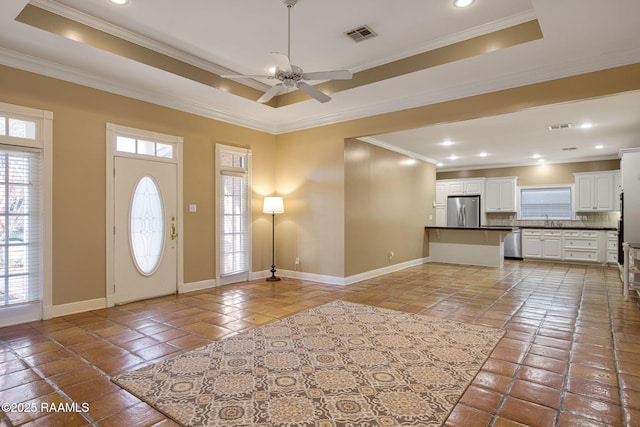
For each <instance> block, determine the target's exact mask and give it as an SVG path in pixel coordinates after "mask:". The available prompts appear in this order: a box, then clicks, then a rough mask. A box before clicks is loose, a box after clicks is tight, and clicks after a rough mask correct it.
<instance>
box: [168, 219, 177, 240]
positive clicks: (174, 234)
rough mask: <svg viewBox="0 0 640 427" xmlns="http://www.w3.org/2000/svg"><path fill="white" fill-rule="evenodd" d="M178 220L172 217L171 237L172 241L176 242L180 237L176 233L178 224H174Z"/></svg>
mask: <svg viewBox="0 0 640 427" xmlns="http://www.w3.org/2000/svg"><path fill="white" fill-rule="evenodd" d="M175 220H176V217H175V216H172V217H171V227H169V235H170V236H171V240H176V237H178V233H176V223H175V222H174V221H175Z"/></svg>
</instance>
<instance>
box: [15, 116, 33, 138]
mask: <svg viewBox="0 0 640 427" xmlns="http://www.w3.org/2000/svg"><path fill="white" fill-rule="evenodd" d="M9 136H13V137H16V138H25V139H36V123H35V122H30V121H26V120H19V119H11V118H10V119H9Z"/></svg>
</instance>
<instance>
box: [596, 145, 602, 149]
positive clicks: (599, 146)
mask: <svg viewBox="0 0 640 427" xmlns="http://www.w3.org/2000/svg"><path fill="white" fill-rule="evenodd" d="M603 148H604V145H602V144H600V145H596V150H602V149H603Z"/></svg>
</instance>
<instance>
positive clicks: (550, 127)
mask: <svg viewBox="0 0 640 427" xmlns="http://www.w3.org/2000/svg"><path fill="white" fill-rule="evenodd" d="M570 127H571V123H563V124H560V125H551V126H549V130H562V129H569V128H570Z"/></svg>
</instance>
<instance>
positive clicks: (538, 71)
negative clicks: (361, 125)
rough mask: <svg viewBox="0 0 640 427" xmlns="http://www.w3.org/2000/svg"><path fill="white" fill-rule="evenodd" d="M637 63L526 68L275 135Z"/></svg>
mask: <svg viewBox="0 0 640 427" xmlns="http://www.w3.org/2000/svg"><path fill="white" fill-rule="evenodd" d="M638 62H640V48H638V49H631V50H627V51H622V52H612V53H605V54H603V55H600V56H598V57H590V58H586V59H580V60H577V61H572V62H567V63H565V64H560V65H558V64H553V65H545V66H542V67H537V68H529V69H527V70H526V71H524V72H520V73H512V74H504V75H493V76H491V78H485V79H482V80H477V81H475V82H473V83H471V84H463V85H456V86H449V87H446V88H442V89H439V90H436V91H429V92H418V93H415V94H413V95H411V96H407V97H404V98H397V99H393V100H389V101H386V102H379V103H375V104H370V105H367V106H366V107H363V108H356V109H351V110H345V111H342V112H340V113H334V114H330V115H325V116H317V117H314V118H311V119H304V120H297V121H290V122H283V123H280V124H278V125H277V126H276V130H275V132H276V133H277V134H279V133H287V132H294V131H298V130H303V129H310V128H313V127H319V126H326V125H331V124H336V123H341V122H345V121H349V120H356V119H361V118H364V117H370V116H375V115H379V114H385V113H391V112H397V111H402V110H406V109H410V108H417V107H422V106H425V105H430V104H436V103H439V102H446V101H451V100H454V99H460V98H466V97H470V96H475V95H482V94H484V93H491V92H496V91H500V90H506V89H513V88H516V87H520V86H526V85H531V84H536V83H542V82H545V81H550V80H556V79H561V78H565V77H571V76H576V75H580V74H585V73H590V72H596V71H602V70H605V69H608V68H616V67H622V66H625V65H631V64H635V63H638Z"/></svg>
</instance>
